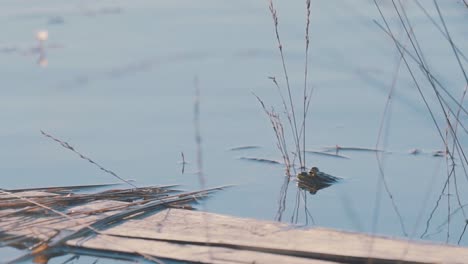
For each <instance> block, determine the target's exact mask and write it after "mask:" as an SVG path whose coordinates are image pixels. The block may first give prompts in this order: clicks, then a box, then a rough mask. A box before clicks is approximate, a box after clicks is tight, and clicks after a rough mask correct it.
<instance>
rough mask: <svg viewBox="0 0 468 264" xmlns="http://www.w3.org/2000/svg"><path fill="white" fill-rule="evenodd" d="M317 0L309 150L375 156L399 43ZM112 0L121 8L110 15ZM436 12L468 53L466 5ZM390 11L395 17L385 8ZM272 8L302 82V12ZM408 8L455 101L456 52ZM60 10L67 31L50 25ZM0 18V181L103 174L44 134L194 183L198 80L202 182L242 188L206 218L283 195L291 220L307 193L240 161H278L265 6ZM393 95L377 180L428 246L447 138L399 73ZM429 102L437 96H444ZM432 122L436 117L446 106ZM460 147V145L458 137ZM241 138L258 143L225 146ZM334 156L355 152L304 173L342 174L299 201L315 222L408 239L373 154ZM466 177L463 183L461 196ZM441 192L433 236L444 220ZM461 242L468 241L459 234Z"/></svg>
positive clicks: (90, 8) (136, 175) (141, 177)
mask: <svg viewBox="0 0 468 264" xmlns="http://www.w3.org/2000/svg"><path fill="white" fill-rule="evenodd" d="M315 2H316V3H315V5H314V6H313V7H312V10H313V11H312V21H311V56H310V84H311V85H313V86H314V87H315V88H314V89H315V90H314V94H313V98H312V102H311V109H310V121H309V123H308V127H307V131H309V133H308V142H307V144H308V146H309V147H310V149H320V148H322V147H326V146H335V145H337V144H338V145H341V146H350V147H369V148H373V147H374V146H375V144H376V141H377V134H378V128H379V124H380V120H381V116H382V112H383V108H384V105H385V100H386V96H387V92H388V89H389V85H390V84H391V80H392V76H393V72H394V69H395V64H396V50H395V49H394V47H393V44H392V43H391V42H390V41H389V39H388V38H387V37H386V36H385V34H384V33H383V32H382V31H380V30H379V29H378V27H377V26H376V25H375V24H374V23H373V22H372V19H376V20H379V16H378V13H377V11H376V9H375V7H374V6H373V4H372V1H361V2H360V3H355V2H354V1H315ZM441 4H442V3H441ZM111 7H112V8H118V10H119V12H104V11H106V10H111V9H109V8H111ZM442 7H443V8H444V9H443V10H445V13H444V14H445V15H446V20H447V23H448V26H449V27H450V30H451V34H452V35H453V37H454V39H455V40H456V41H457V42H458V43H460V46H461V47H462V46H463V45H462V44H463V43H466V38H467V36H468V34H466V33H467V32H466V27H463V25H466V12H468V11H467V10H465V9H463V8H461V7H460V5H459V3H457V2H456V1H451V2H449V1H447V3H443V6H442ZM106 8H107V9H106ZM384 8H385V9H384V10H385V11H386V12H388V13H390V12H391V9H390V8H391V7H389V6H386V7H384ZM277 9H278V12H279V17H280V33H281V34H282V37H283V43H284V48H285V52H286V57H287V63H288V67H289V70H290V78H291V80H292V85H293V87H302V74H303V71H302V67H303V51H302V49H303V17H302V15H303V13H304V10H303V6H302V5H299V4H298V5H292V4H290V3H289V2H287V1H283V2H280V3H278V4H277ZM112 10H117V9H112ZM430 10H431V14H433V15H434V14H435V13H434V12H435V11H434V10H433V9H430ZM407 11H408V13H410V14H412V15H413V16H414V21H415V30H416V32H417V33H418V37H419V38H420V41H421V45H422V46H423V47H424V51H425V52H426V57H427V59H428V61H429V62H430V65H431V69H433V70H434V72H437V73H438V74H439V75H440V78H441V80H443V81H444V83H446V84H447V86H448V87H452V88H451V89H453V90H452V92H453V94H454V95H455V96H456V97H458V96H459V95H461V92H462V89H463V85H460V84H462V82H461V75H460V73H459V70H458V68H457V66H456V64H455V62H454V60H453V56H452V53H451V50H450V48H449V46H448V45H447V43H446V42H445V41H444V40H443V39H442V38H441V37H440V36H439V35H437V34H438V33H437V32H436V31H435V29H434V28H433V26H432V25H431V24H430V23H428V22H427V20H425V17H424V15H423V14H422V13H421V12H420V11H418V9H417V8H415V7H414V6H409V7H408V10H407ZM57 16H59V17H60V18H62V20H60V21H61V23H49V22H50V20H51V18H56V17H57ZM0 22H1V23H0V25H3V26H0V27H1V28H2V31H4V32H5V35H3V36H2V38H1V39H0V51H1V52H0V66H1V68H2V73H3V74H2V78H1V81H0V82H1V85H0V87H1V88H0V89H1V92H2V96H1V97H0V100H1V103H0V119H1V120H2V121H3V126H2V127H3V129H2V130H0V131H1V132H0V140H1V142H2V148H1V150H0V159H1V160H2V161H3V162H2V165H1V166H0V171H1V173H2V175H3V177H2V187H4V188H15V187H31V186H44V185H71V184H91V183H99V182H109V181H110V179H109V178H108V176H107V175H104V174H102V173H101V172H99V171H97V170H95V168H93V167H91V166H88V164H86V163H85V162H83V161H82V160H80V159H77V158H76V157H75V156H74V155H72V154H70V153H68V152H67V150H64V149H61V148H60V147H58V146H56V145H55V144H51V143H50V142H49V141H48V140H46V139H45V138H43V137H42V136H41V135H40V133H39V131H40V130H41V129H44V130H46V131H49V132H50V133H51V134H53V135H55V136H57V137H59V138H61V139H63V140H65V141H68V142H70V143H71V144H72V145H74V146H75V147H76V148H77V149H79V150H80V151H82V152H84V153H86V154H88V155H89V156H90V157H92V158H93V159H94V160H97V161H99V162H100V163H101V164H103V165H104V166H105V167H107V168H111V169H112V170H113V171H116V172H118V174H119V175H122V176H124V177H125V178H129V179H134V180H136V181H137V182H138V183H139V184H141V185H144V184H155V183H157V184H172V183H180V184H183V185H185V186H186V188H190V189H195V188H198V180H197V178H196V175H195V174H193V172H195V171H196V167H195V160H196V157H195V142H194V131H193V117H192V115H193V94H194V87H193V84H192V79H193V77H194V76H195V75H196V76H198V77H199V79H200V87H201V93H202V96H201V125H202V131H201V132H202V137H203V151H204V152H203V153H204V162H205V174H206V176H207V178H208V185H210V186H215V185H225V184H236V185H237V186H236V187H235V188H231V189H228V190H226V191H224V192H221V193H219V194H218V195H216V196H215V197H213V198H211V199H210V200H209V201H207V209H208V210H210V211H213V212H218V213H225V214H230V215H236V216H243V217H254V218H259V219H267V220H274V219H275V216H276V214H277V212H278V210H280V208H279V207H280V205H279V204H278V201H280V193H282V192H285V191H286V190H287V192H288V195H287V197H286V198H285V200H284V205H283V206H284V207H285V208H284V213H283V215H284V217H283V218H282V220H283V221H289V220H290V219H291V218H292V217H293V215H294V214H295V206H294V205H295V204H297V202H296V201H297V194H296V193H297V191H298V190H297V188H296V186H295V184H289V185H288V186H287V187H285V188H286V189H283V190H282V186H283V183H284V181H285V178H284V168H283V167H282V166H281V165H270V164H264V163H255V162H248V161H245V160H241V159H239V157H242V156H248V157H259V158H267V159H273V160H280V158H281V157H280V155H279V152H278V151H277V150H276V147H275V141H274V134H273V132H272V131H271V129H270V124H269V121H268V120H267V118H266V117H265V116H264V115H263V112H262V110H261V108H260V106H259V105H258V103H257V101H256V99H255V98H254V97H253V96H252V95H251V92H252V91H253V92H255V93H256V94H258V95H259V96H260V97H261V98H262V99H263V100H265V102H266V103H267V104H271V105H275V106H277V105H279V103H280V102H279V99H278V97H277V94H276V91H275V89H274V87H273V86H272V84H271V82H270V81H269V80H268V79H267V76H273V75H275V76H277V78H280V77H281V75H280V73H281V65H280V60H279V57H278V54H277V51H276V49H275V48H276V44H275V41H274V35H273V28H272V25H271V18H270V15H269V14H268V10H267V6H266V4H265V3H264V2H258V3H257V2H255V3H253V2H251V1H236V3H235V4H233V3H231V2H222V1H209V2H206V3H204V4H197V5H196V6H194V5H193V4H190V3H186V2H181V1H171V2H170V3H169V2H168V3H156V2H153V1H139V2H138V3H131V4H130V3H129V2H125V1H117V2H112V4H110V3H107V2H105V1H104V2H100V3H94V2H86V3H85V4H84V6H73V5H71V4H70V5H65V4H63V3H61V4H60V5H59V4H57V3H56V1H46V2H44V3H42V2H41V8H40V9H38V8H37V7H31V6H30V4H29V3H28V4H26V3H23V2H18V1H6V8H2V11H0ZM39 29H45V30H47V31H48V32H49V36H48V37H49V39H48V41H49V42H50V43H55V44H56V46H57V47H60V48H57V49H49V50H47V60H48V67H47V68H40V67H38V66H37V65H36V64H35V60H36V59H37V58H34V57H33V56H30V55H28V54H27V53H25V52H22V51H23V50H25V49H28V48H31V47H34V45H36V43H35V39H34V33H35V32H36V31H37V30H39ZM399 34H401V35H402V34H403V33H402V32H399ZM434 35H435V36H437V37H434ZM426 39H428V40H427V41H424V40H426ZM36 55H37V54H36ZM301 91H302V90H301ZM301 91H300V92H301ZM300 92H299V94H300ZM393 98H394V99H393V101H392V114H391V123H390V125H389V129H388V133H389V136H388V142H387V149H388V151H390V152H391V153H386V154H384V155H383V157H384V158H385V163H384V164H385V166H384V172H385V177H386V179H387V183H388V186H389V188H390V189H391V192H392V194H393V197H394V202H395V204H396V205H397V206H398V208H399V211H400V213H401V215H402V219H403V221H404V223H405V225H406V228H407V229H408V230H409V233H410V234H414V236H415V237H419V235H420V234H421V233H422V231H423V230H424V228H425V221H426V219H427V217H428V215H429V213H430V211H431V210H432V207H433V206H434V203H435V202H436V200H437V198H438V195H439V194H440V193H441V189H442V187H443V184H444V181H445V177H446V173H445V170H446V169H445V167H444V166H445V159H444V158H437V157H433V156H431V155H430V153H431V152H432V151H436V150H440V149H442V148H443V145H442V144H441V140H440V138H439V137H438V134H437V132H436V130H435V129H434V125H433V124H432V121H431V120H430V116H429V115H428V113H427V111H426V109H425V106H424V104H423V103H422V102H421V100H420V98H419V95H418V94H417V92H416V90H415V89H414V87H413V84H412V82H411V80H410V76H409V75H408V73H407V71H405V70H403V69H402V70H401V73H400V77H399V80H398V83H397V90H396V94H395V96H394V97H393ZM430 103H431V104H434V103H436V101H435V99H434V100H432V99H431V101H430ZM436 115H437V118H441V113H436ZM460 139H461V141H462V143H464V142H465V137H461V138H460ZM243 145H258V146H261V147H260V148H255V149H242V150H238V151H229V150H227V149H229V148H232V147H235V146H243ZM413 148H419V149H422V150H423V154H421V155H410V154H408V151H409V150H410V149H413ZM181 152H184V153H185V159H186V160H187V162H188V164H186V167H185V173H184V174H182V173H181V168H180V164H178V161H180V153H181ZM341 154H343V155H346V156H347V157H349V159H338V158H335V157H327V156H323V155H314V154H307V161H308V165H309V166H310V167H312V166H317V167H319V168H320V169H321V170H322V169H323V170H324V171H326V172H327V173H330V174H332V175H336V176H339V177H342V178H344V179H345V180H344V182H343V183H341V184H337V185H333V186H331V187H329V188H327V189H323V190H321V191H319V192H318V193H317V195H313V196H311V195H309V194H307V195H306V201H307V207H308V210H309V212H310V215H311V216H312V217H313V221H314V223H315V224H316V225H320V226H327V227H334V228H339V229H346V230H356V231H363V232H372V231H375V232H377V233H381V234H387V235H395V236H400V235H402V232H401V227H400V224H399V221H398V218H397V216H396V215H395V212H394V210H393V206H392V202H391V200H390V199H389V198H388V195H387V194H386V193H385V192H384V190H382V189H380V190H381V193H380V194H379V193H376V191H377V190H379V188H378V187H377V186H378V185H377V181H378V178H379V170H378V166H377V161H376V157H375V154H374V153H369V152H359V151H350V152H346V153H341ZM434 175H435V176H434ZM460 179H461V180H460V182H459V184H460V189H464V188H466V187H467V186H466V182H462V181H463V178H460ZM452 191H453V190H452ZM464 193H466V192H464ZM379 195H380V196H379ZM462 196H463V194H462ZM465 196H466V195H465ZM376 197H381V202H380V206H379V217H378V218H375V217H374V212H375V209H374V200H375V198H376ZM444 197H445V198H444V199H445V200H444V201H445V202H444V203H443V204H441V207H440V209H439V211H437V213H436V214H435V216H434V219H433V224H432V225H431V230H432V232H434V231H437V228H436V227H437V226H438V225H439V224H440V223H443V222H444V221H445V219H446V216H447V210H448V208H447V206H446V204H447V200H446V196H444ZM462 198H465V199H466V198H467V197H462ZM302 201H304V200H302ZM301 204H302V205H301V206H303V205H304V203H303V202H302V203H301ZM301 208H302V207H301ZM451 210H452V211H453V210H455V207H454V208H452V209H451ZM421 213H422V214H421ZM305 215H307V213H306V211H305V210H304V208H302V209H299V215H298V218H297V219H296V220H297V222H298V223H300V224H305V223H306V222H308V224H310V223H311V221H309V219H306V218H305ZM377 220H378V221H377ZM375 221H377V225H376V226H375V227H374V222H375ZM451 224H452V226H451V230H452V231H453V234H452V238H451V240H450V241H451V242H452V243H456V242H457V239H458V235H459V233H460V231H461V229H462V228H463V217H462V216H461V214H456V215H454V216H453V218H452V220H451ZM445 236H446V230H445V229H444V230H443V231H442V232H441V233H439V234H437V235H434V236H431V237H429V239H433V240H436V241H445ZM461 243H462V244H464V245H466V244H467V240H466V238H464V239H463V240H462V241H461Z"/></svg>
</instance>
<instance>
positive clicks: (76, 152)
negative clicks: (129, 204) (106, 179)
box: [41, 130, 138, 188]
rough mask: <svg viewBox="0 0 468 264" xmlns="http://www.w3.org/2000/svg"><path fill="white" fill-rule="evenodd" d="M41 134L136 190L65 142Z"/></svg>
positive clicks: (44, 133)
mask: <svg viewBox="0 0 468 264" xmlns="http://www.w3.org/2000/svg"><path fill="white" fill-rule="evenodd" d="M41 134H42V135H44V136H45V137H48V138H50V139H52V140H53V141H55V142H57V143H59V144H60V145H61V146H62V147H64V148H66V149H68V150H71V151H72V152H74V153H75V154H77V155H78V156H80V158H82V159H84V160H86V161H88V162H89V163H91V164H93V165H95V166H96V167H98V168H99V169H100V170H101V171H103V172H105V173H107V174H110V175H112V176H114V177H115V178H117V179H119V180H121V181H123V182H124V183H126V184H128V185H130V186H132V187H133V188H138V187H137V186H136V185H135V184H133V183H131V182H130V181H128V180H125V179H124V178H122V177H120V176H119V175H117V174H116V173H115V172H113V171H111V170H108V169H106V168H104V167H103V166H101V165H100V164H99V163H97V162H95V161H94V160H92V159H90V158H88V157H87V156H85V155H83V154H81V153H80V152H78V151H77V150H76V149H75V148H74V147H72V146H71V145H70V144H68V143H67V142H65V141H62V140H60V139H58V138H56V137H54V136H52V135H50V134H48V133H46V132H44V131H42V130H41Z"/></svg>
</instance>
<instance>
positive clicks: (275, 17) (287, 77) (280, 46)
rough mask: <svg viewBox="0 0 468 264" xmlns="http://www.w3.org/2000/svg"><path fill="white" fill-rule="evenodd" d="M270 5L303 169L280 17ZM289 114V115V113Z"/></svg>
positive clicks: (295, 138)
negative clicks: (280, 33) (280, 29)
mask: <svg viewBox="0 0 468 264" xmlns="http://www.w3.org/2000/svg"><path fill="white" fill-rule="evenodd" d="M269 3H270V4H269V9H270V13H271V16H272V18H273V24H274V27H275V35H276V41H277V43H278V49H279V52H280V56H281V63H282V66H283V74H284V78H285V81H286V87H287V92H288V99H289V105H290V110H291V114H292V124H291V130H292V132H293V138H294V143H295V146H296V152H297V153H298V157H299V163H300V164H301V167H302V166H303V162H302V157H301V156H302V155H301V149H300V145H299V133H298V128H297V121H296V113H295V107H294V103H293V99H292V94H291V86H290V83H289V75H288V71H287V68H286V62H285V58H284V52H283V45H282V44H281V38H280V35H279V32H278V15H277V12H276V9H275V7H274V4H273V0H269ZM287 114H288V115H289V112H288V113H287Z"/></svg>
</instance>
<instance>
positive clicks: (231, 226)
mask: <svg viewBox="0 0 468 264" xmlns="http://www.w3.org/2000/svg"><path fill="white" fill-rule="evenodd" d="M103 234H107V235H113V236H122V237H130V238H141V239H150V240H151V239H152V240H160V241H166V242H178V243H186V244H192V245H197V244H198V245H200V244H209V245H211V246H214V247H231V248H237V249H243V250H250V251H259V252H270V253H271V252H275V253H278V254H284V255H294V256H302V257H312V258H321V259H328V260H335V261H358V262H361V261H363V260H365V259H368V258H373V259H375V260H376V262H382V263H385V262H392V261H395V260H404V261H408V262H421V263H468V248H462V247H455V246H447V245H440V244H432V243H423V242H415V241H407V240H397V239H391V238H387V237H376V236H370V235H365V234H359V233H351V232H342V231H336V230H331V229H325V228H310V229H297V228H294V227H292V226H290V225H287V224H281V223H276V222H268V221H258V220H253V219H243V218H236V217H229V216H224V215H219V214H212V213H202V212H196V211H188V210H178V209H168V210H165V211H162V212H160V213H158V214H155V215H153V216H150V217H147V218H144V219H141V220H130V221H127V222H125V223H123V224H121V225H119V226H116V227H113V228H110V229H108V230H105V231H103ZM83 245H85V244H83Z"/></svg>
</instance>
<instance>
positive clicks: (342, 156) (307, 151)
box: [306, 150, 349, 159]
mask: <svg viewBox="0 0 468 264" xmlns="http://www.w3.org/2000/svg"><path fill="white" fill-rule="evenodd" d="M306 153H310V154H317V155H322V156H327V157H334V158H341V159H349V157H347V156H344V155H340V154H334V153H329V152H324V151H316V150H306Z"/></svg>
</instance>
